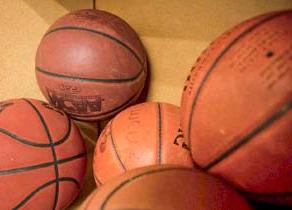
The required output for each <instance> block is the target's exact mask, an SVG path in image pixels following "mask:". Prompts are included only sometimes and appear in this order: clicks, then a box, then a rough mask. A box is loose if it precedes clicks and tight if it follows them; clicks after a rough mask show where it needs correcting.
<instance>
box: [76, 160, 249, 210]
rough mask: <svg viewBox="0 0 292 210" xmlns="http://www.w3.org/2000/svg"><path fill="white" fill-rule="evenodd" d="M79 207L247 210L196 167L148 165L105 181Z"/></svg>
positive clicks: (235, 196) (84, 209)
mask: <svg viewBox="0 0 292 210" xmlns="http://www.w3.org/2000/svg"><path fill="white" fill-rule="evenodd" d="M81 209H82V210H96V209H99V210H126V209H127V210H130V209H135V210H136V209H141V210H142V209H143V210H144V209H145V210H146V209H147V210H148V209H149V210H150V209H151V210H154V209H157V210H158V209H159V210H234V209H237V210H249V209H251V208H250V207H249V205H248V204H247V202H246V201H245V199H244V198H243V197H241V196H240V195H239V194H238V193H237V192H235V191H234V190H233V189H232V188H230V187H229V186H228V185H226V184H225V183H222V181H221V180H219V179H217V178H214V177H212V176H210V175H208V174H206V173H204V172H202V171H200V170H199V169H191V168H185V167H180V166H170V165H164V166H150V167H149V166H148V167H145V168H139V169H135V170H132V171H129V172H127V173H125V174H123V175H122V176H120V177H116V178H115V179H113V180H111V181H110V182H108V183H106V184H105V185H103V186H102V187H100V188H99V189H98V190H96V191H94V192H93V193H92V194H91V196H89V197H88V199H87V200H86V201H85V202H84V203H83V205H82V207H81Z"/></svg>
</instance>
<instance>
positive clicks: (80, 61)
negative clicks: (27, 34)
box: [35, 9, 147, 121]
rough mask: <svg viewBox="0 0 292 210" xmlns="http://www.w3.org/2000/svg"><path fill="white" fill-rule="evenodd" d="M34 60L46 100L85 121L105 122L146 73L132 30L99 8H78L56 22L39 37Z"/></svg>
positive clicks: (143, 56)
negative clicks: (39, 40) (104, 119)
mask: <svg viewBox="0 0 292 210" xmlns="http://www.w3.org/2000/svg"><path fill="white" fill-rule="evenodd" d="M35 62H36V67H35V69H36V78H37V81H38V84H39V87H40V89H41V91H42V93H43V95H44V96H45V97H46V99H47V100H48V101H49V102H50V103H51V104H52V105H54V106H55V107H57V108H60V109H62V110H64V111H65V112H67V113H68V114H70V115H71V117H72V118H74V119H79V120H85V121H95V120H98V119H103V118H107V117H109V116H111V115H114V114H115V113H117V112H119V111H121V110H122V109H124V108H125V107H127V106H128V105H130V104H132V103H133V102H134V101H135V100H136V99H137V98H138V96H139V95H140V93H141V91H142V89H143V86H144V81H145V78H146V72H147V70H146V69H147V68H146V65H147V64H146V54H145V51H144V48H143V46H142V43H141V41H140V40H139V37H138V36H137V34H136V32H135V31H134V30H133V29H132V28H131V27H130V26H129V25H128V24H127V23H126V22H125V21H124V20H122V19H121V18H119V17H117V16H115V15H113V14H110V13H108V12H105V11H101V10H89V9H87V10H78V11H74V12H71V13H69V14H67V15H65V16H63V17H61V18H60V19H58V20H57V21H56V22H55V23H54V24H52V26H51V27H50V28H49V29H48V31H47V32H46V34H45V35H44V36H43V38H42V40H41V42H40V44H39V47H38V50H37V53H36V61H35Z"/></svg>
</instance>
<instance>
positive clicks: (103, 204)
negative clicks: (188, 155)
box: [100, 167, 195, 210]
mask: <svg viewBox="0 0 292 210" xmlns="http://www.w3.org/2000/svg"><path fill="white" fill-rule="evenodd" d="M172 170H181V171H192V172H195V171H194V170H193V169H192V168H185V167H174V168H157V169H153V170H149V171H146V172H144V173H141V174H138V175H136V176H133V177H131V178H129V179H127V180H125V181H123V182H122V183H120V184H119V185H118V186H116V187H115V188H114V189H113V190H112V191H111V192H110V193H109V194H108V195H107V197H106V198H105V199H104V201H103V203H102V205H101V207H100V210H104V209H105V207H106V205H107V203H108V201H109V200H110V198H111V197H112V196H113V195H114V194H115V193H116V192H117V191H118V190H120V189H121V188H122V187H124V186H125V185H127V184H129V183H131V182H133V181H135V180H137V179H138V178H141V177H144V176H147V175H150V174H154V173H160V172H165V171H172Z"/></svg>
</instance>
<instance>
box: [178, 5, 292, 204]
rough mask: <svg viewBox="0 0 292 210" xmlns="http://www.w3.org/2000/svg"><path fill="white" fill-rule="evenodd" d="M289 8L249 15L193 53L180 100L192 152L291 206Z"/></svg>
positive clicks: (211, 168) (251, 190)
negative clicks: (194, 57) (199, 52)
mask: <svg viewBox="0 0 292 210" xmlns="http://www.w3.org/2000/svg"><path fill="white" fill-rule="evenodd" d="M291 25H292V11H291V10H290V11H279V12H272V13H268V14H264V15H261V16H257V17H255V18H252V19H249V20H247V21H245V22H243V23H241V24H239V25H237V26H235V27H234V28H233V29H231V30H229V31H227V32H226V33H224V34H223V35H222V36H220V37H219V38H217V39H216V40H215V41H214V42H213V43H212V44H211V45H210V46H209V47H208V48H207V49H206V50H205V51H204V53H203V54H202V56H201V57H200V58H199V59H198V61H197V63H196V64H195V65H194V67H193V68H192V70H191V73H190V75H189V76H188V78H187V82H186V86H185V89H184V92H183V98H182V113H183V114H182V128H183V131H184V134H185V136H186V140H188V141H189V142H188V143H189V144H190V148H191V151H192V155H193V158H194V160H195V162H197V164H198V165H200V166H201V167H202V168H204V169H205V170H206V171H208V172H210V173H212V174H216V175H217V176H220V177H222V178H224V179H226V180H227V181H229V182H230V183H233V184H234V186H237V187H238V189H240V190H241V191H242V192H244V193H245V194H246V195H247V196H250V197H252V198H255V199H259V200H262V201H268V202H273V203H280V204H287V205H290V206H291V205H292V109H291V108H292V27H291Z"/></svg>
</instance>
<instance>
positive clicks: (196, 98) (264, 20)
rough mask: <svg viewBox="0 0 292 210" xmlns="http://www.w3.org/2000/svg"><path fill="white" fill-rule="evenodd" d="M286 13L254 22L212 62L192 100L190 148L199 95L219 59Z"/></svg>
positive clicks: (189, 132)
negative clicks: (267, 23) (263, 25)
mask: <svg viewBox="0 0 292 210" xmlns="http://www.w3.org/2000/svg"><path fill="white" fill-rule="evenodd" d="M285 14H287V12H286V13H277V14H275V15H272V16H269V17H268V18H266V19H263V20H261V21H260V22H257V23H256V24H254V25H252V26H251V27H249V28H248V29H246V30H245V31H244V32H242V33H241V34H240V35H239V36H237V37H236V38H235V39H234V40H233V41H232V42H231V43H230V44H229V45H228V46H227V47H226V48H225V49H224V50H223V51H222V52H221V54H220V55H219V56H218V57H217V58H216V60H215V61H214V63H213V64H212V66H211V67H210V68H209V70H208V71H207V73H206V75H205V77H204V78H203V80H202V82H201V84H200V86H199V88H198V91H197V94H196V95H195V97H194V100H193V102H192V109H191V113H190V117H189V119H190V123H189V125H188V129H187V131H188V134H189V135H188V136H189V141H190V148H192V146H191V142H192V141H191V138H192V137H191V136H192V135H191V131H192V129H191V128H192V120H191V119H192V116H193V114H194V109H195V107H196V104H197V101H198V98H199V96H200V93H201V91H202V89H203V85H204V84H205V82H206V81H207V79H208V78H209V76H210V74H211V73H212V72H213V70H214V69H215V67H216V66H217V64H218V63H219V61H220V60H221V59H222V58H223V56H224V55H225V54H226V53H227V51H228V50H229V49H230V48H231V47H233V46H234V45H235V44H236V43H237V42H238V41H239V40H240V39H242V38H243V37H244V36H246V35H247V34H248V33H250V32H252V31H253V30H255V29H256V28H257V27H258V26H260V25H262V24H264V23H266V22H268V21H271V20H273V19H274V18H276V17H279V16H282V15H285Z"/></svg>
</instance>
